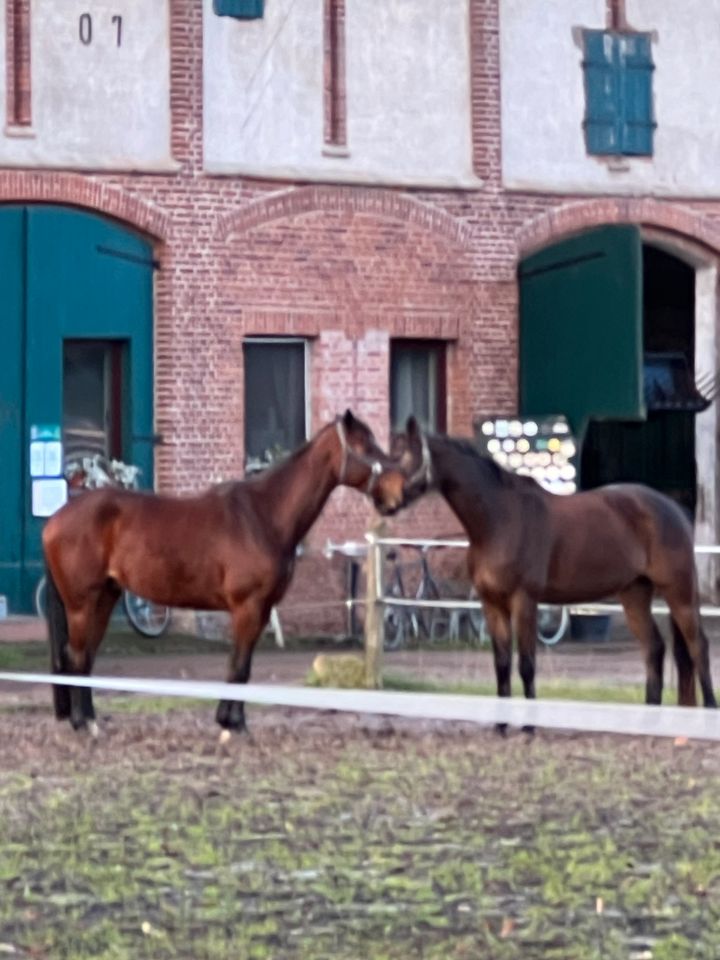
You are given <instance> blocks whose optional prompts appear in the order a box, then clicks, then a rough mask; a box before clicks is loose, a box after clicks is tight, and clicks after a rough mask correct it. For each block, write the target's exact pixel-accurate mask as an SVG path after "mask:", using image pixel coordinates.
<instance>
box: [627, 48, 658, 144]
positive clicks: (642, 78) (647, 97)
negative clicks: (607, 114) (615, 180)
mask: <svg viewBox="0 0 720 960" xmlns="http://www.w3.org/2000/svg"><path fill="white" fill-rule="evenodd" d="M618 53H619V62H620V63H621V64H622V65H623V66H624V69H623V70H622V71H621V74H620V76H621V94H622V107H623V109H622V118H621V132H620V142H621V147H622V152H623V153H624V154H628V155H630V156H632V155H635V156H650V155H652V150H653V131H654V129H655V122H654V119H653V103H652V75H653V70H654V69H655V68H654V66H653V62H652V53H651V46H650V37H649V36H648V35H647V34H641V33H635V34H625V35H622V36H620V37H618Z"/></svg>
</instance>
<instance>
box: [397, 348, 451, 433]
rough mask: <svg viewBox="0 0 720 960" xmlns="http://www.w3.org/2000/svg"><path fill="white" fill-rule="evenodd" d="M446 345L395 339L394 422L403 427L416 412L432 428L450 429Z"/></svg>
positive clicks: (398, 428)
mask: <svg viewBox="0 0 720 960" xmlns="http://www.w3.org/2000/svg"><path fill="white" fill-rule="evenodd" d="M445 407H446V401H445V344H444V343H442V342H438V341H433V340H393V341H392V343H391V344H390V421H391V425H392V429H393V430H403V429H404V428H405V421H406V420H407V418H408V417H409V416H410V414H411V413H412V414H414V415H415V416H416V417H417V418H418V420H419V421H420V423H422V425H423V426H424V427H427V428H428V429H429V430H435V431H438V432H442V431H444V430H445V429H446V416H445Z"/></svg>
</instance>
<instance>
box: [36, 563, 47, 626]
mask: <svg viewBox="0 0 720 960" xmlns="http://www.w3.org/2000/svg"><path fill="white" fill-rule="evenodd" d="M33 601H34V603H35V613H36V614H37V615H38V616H39V617H42V619H43V620H47V577H46V576H45V575H44V574H43V576H42V577H40V579H39V580H38V582H37V586H36V587H35V594H34V596H33Z"/></svg>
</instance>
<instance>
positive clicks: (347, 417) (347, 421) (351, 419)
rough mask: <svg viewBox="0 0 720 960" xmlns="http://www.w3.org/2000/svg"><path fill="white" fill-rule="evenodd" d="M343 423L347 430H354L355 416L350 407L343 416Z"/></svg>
mask: <svg viewBox="0 0 720 960" xmlns="http://www.w3.org/2000/svg"><path fill="white" fill-rule="evenodd" d="M342 422H343V426H344V427H345V429H346V430H352V428H353V427H354V426H355V423H356V420H355V416H354V415H353V412H352V410H351V409H350V407H348V408H347V410H346V411H345V413H344V414H343V415H342Z"/></svg>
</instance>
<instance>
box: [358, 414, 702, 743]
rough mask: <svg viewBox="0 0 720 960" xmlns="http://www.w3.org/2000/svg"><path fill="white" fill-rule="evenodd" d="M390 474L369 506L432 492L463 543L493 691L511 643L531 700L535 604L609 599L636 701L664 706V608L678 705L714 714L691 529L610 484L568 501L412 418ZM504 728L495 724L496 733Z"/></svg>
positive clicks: (669, 503)
mask: <svg viewBox="0 0 720 960" xmlns="http://www.w3.org/2000/svg"><path fill="white" fill-rule="evenodd" d="M391 457H393V458H394V460H395V466H394V467H393V468H391V469H390V470H386V471H384V472H383V474H382V475H381V476H380V478H379V480H378V482H377V484H376V486H375V488H374V490H373V494H372V495H373V499H374V501H375V505H376V507H377V508H378V510H379V511H380V512H381V513H385V514H391V513H395V512H396V511H397V510H399V509H401V508H402V507H405V506H407V505H408V504H410V503H412V502H413V501H414V500H415V499H417V498H418V497H419V496H421V495H422V494H423V493H425V492H426V491H428V490H431V489H435V490H438V491H439V492H440V493H441V494H442V496H443V497H444V498H445V500H446V501H447V503H448V504H449V506H450V508H451V509H452V511H453V512H454V513H455V515H456V517H457V518H458V520H459V521H460V523H461V524H462V525H463V527H464V528H465V531H466V532H467V535H468V538H469V540H470V547H469V550H468V567H469V571H470V576H471V579H472V582H473V585H474V587H475V589H476V591H477V593H478V595H479V597H480V598H481V600H482V604H483V609H484V612H485V616H486V618H487V624H488V629H489V632H490V635H491V637H492V645H493V654H494V661H495V674H496V680H497V692H498V696H500V697H508V696H510V691H511V670H512V647H513V639H515V642H516V644H517V648H518V655H519V672H520V676H521V678H522V682H523V687H524V691H525V696H526V697H529V698H534V697H535V647H536V620H537V605H538V603H549V604H569V603H589V602H594V601H599V600H602V599H605V598H607V597H609V596H615V595H616V596H618V597H619V599H620V602H621V603H622V606H623V609H624V612H625V616H626V619H627V622H628V625H629V627H630V629H631V631H632V632H633V634H634V635H635V637H636V638H637V640H638V641H639V643H640V646H641V648H642V651H643V655H644V659H645V667H646V684H645V700H646V703H651V704H659V703H660V702H661V700H662V687H663V660H664V655H665V644H664V641H663V638H662V634H661V633H660V630H659V629H658V626H657V624H656V622H655V620H654V619H653V616H652V612H651V603H652V599H653V596H654V595H655V594H657V595H659V596H661V597H662V598H664V600H665V601H666V603H667V605H668V607H669V610H670V618H671V624H672V634H673V653H674V656H675V662H676V664H677V673H678V702H679V703H680V705H681V706H695V704H696V677H695V674H696V671H697V677H698V678H699V681H700V689H701V691H702V697H703V702H704V705H705V706H706V707H715V706H716V705H717V704H716V701H715V694H714V691H713V685H712V680H711V676H710V660H709V649H708V640H707V636H706V635H705V633H704V631H703V629H702V625H701V622H700V609H699V596H698V583H697V573H696V569H695V557H694V550H693V531H692V526H691V524H690V522H689V520H688V519H687V517H686V516H685V514H684V513H683V511H682V509H681V508H680V507H679V506H678V505H677V504H676V503H675V502H674V501H673V500H671V499H670V498H669V497H666V496H665V495H663V494H661V493H658V492H657V491H655V490H652V489H651V488H650V487H646V486H642V485H640V484H634V483H618V484H612V485H608V486H604V487H599V488H597V489H595V490H588V491H584V492H581V493H575V494H570V495H558V494H553V493H550V492H548V491H547V490H544V489H543V488H542V487H541V486H540V485H539V484H538V483H536V481H535V480H533V479H532V478H530V477H523V476H518V475H517V474H514V473H511V472H510V471H508V470H504V469H503V468H502V467H500V466H499V465H498V464H496V463H495V462H494V461H493V460H491V459H490V458H488V457H486V456H484V455H483V454H481V453H480V451H479V450H478V449H477V448H476V447H475V446H474V445H473V444H472V443H471V442H470V441H468V440H462V439H456V438H452V437H445V436H437V435H427V434H425V433H424V432H423V431H422V430H421V428H420V426H419V425H418V422H417V420H416V419H415V418H414V417H410V418H409V419H408V421H407V424H406V429H405V433H404V434H402V433H401V434H398V435H396V436H395V437H394V438H393V445H392V448H391ZM501 726H502V725H501Z"/></svg>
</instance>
